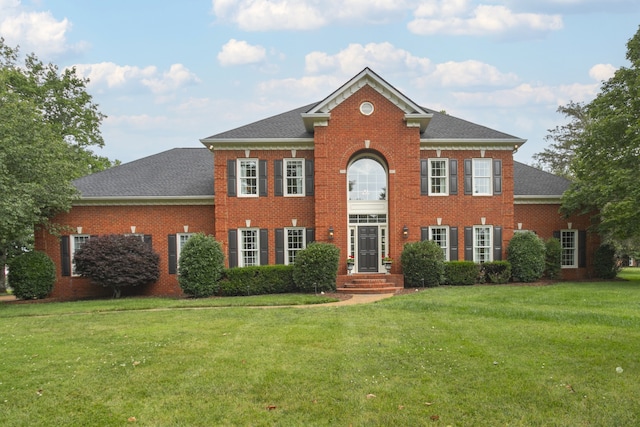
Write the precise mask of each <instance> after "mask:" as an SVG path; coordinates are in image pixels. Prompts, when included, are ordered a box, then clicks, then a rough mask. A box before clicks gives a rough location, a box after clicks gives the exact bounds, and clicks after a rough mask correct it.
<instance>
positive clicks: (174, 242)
mask: <svg viewBox="0 0 640 427" xmlns="http://www.w3.org/2000/svg"><path fill="white" fill-rule="evenodd" d="M167 242H168V245H167V246H168V247H167V253H168V254H169V255H168V257H169V258H168V261H169V274H176V272H177V271H178V239H177V237H176V235H175V234H169V236H167Z"/></svg>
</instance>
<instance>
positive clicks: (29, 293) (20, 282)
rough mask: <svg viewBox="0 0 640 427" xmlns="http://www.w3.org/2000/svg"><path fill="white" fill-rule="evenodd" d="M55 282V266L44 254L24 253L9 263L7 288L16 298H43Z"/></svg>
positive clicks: (37, 252) (35, 252)
mask: <svg viewBox="0 0 640 427" xmlns="http://www.w3.org/2000/svg"><path fill="white" fill-rule="evenodd" d="M55 282H56V266H55V264H54V262H53V261H52V260H51V258H49V257H48V256H47V254H45V253H44V252H39V251H32V252H25V253H24V254H21V255H18V256H17V257H15V258H13V259H11V261H9V286H11V287H12V288H13V294H14V295H15V296H16V297H18V298H21V299H38V298H44V297H46V296H47V295H49V294H50V293H51V291H52V290H53V284H54V283H55Z"/></svg>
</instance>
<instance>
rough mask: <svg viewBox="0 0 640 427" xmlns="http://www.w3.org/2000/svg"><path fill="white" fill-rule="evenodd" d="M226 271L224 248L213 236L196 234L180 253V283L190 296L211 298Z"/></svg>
mask: <svg viewBox="0 0 640 427" xmlns="http://www.w3.org/2000/svg"><path fill="white" fill-rule="evenodd" d="M223 270H224V253H223V252H222V246H221V245H220V242H218V241H217V240H216V239H215V238H214V237H213V236H205V235H204V234H202V233H196V234H194V235H193V236H191V237H189V240H187V242H186V243H185V244H184V246H183V247H182V250H181V251H180V259H179V260H178V283H179V284H180V287H181V288H182V291H183V292H184V293H185V294H187V295H190V296H193V297H196V298H200V297H210V296H212V295H213V294H214V293H215V292H216V290H217V289H218V281H219V280H220V277H221V276H222V272H223Z"/></svg>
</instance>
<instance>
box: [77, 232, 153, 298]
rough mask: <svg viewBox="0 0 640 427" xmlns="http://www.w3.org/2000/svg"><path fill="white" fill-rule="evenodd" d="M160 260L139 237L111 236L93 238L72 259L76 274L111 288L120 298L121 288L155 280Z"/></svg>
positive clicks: (116, 296) (114, 294) (114, 295)
mask: <svg viewBox="0 0 640 427" xmlns="http://www.w3.org/2000/svg"><path fill="white" fill-rule="evenodd" d="M159 262H160V257H159V256H158V254H157V253H155V252H153V250H152V249H151V247H150V246H149V245H147V244H145V243H144V242H143V241H142V240H141V239H140V237H137V236H125V235H122V234H110V235H106V236H97V237H92V238H90V239H89V240H87V241H86V242H85V243H84V244H83V245H82V247H81V248H80V249H78V251H77V252H76V253H75V255H74V263H75V266H76V272H77V273H78V274H80V275H82V276H84V277H88V278H90V279H91V282H92V283H94V284H96V285H98V286H103V287H105V288H109V287H110V288H111V289H112V290H113V297H114V298H119V297H120V295H121V292H122V288H123V287H126V286H141V285H146V284H149V283H153V282H155V281H156V280H158V276H159V275H160V270H159V269H158V264H159Z"/></svg>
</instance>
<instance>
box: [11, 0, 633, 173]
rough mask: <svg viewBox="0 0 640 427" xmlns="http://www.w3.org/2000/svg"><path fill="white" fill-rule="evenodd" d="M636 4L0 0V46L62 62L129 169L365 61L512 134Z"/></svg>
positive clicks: (617, 62)
mask: <svg viewBox="0 0 640 427" xmlns="http://www.w3.org/2000/svg"><path fill="white" fill-rule="evenodd" d="M639 23H640V2H638V1H637V0H480V1H472V0H415V1H414V0H220V1H216V0H214V1H211V0H183V1H180V2H177V1H168V0H164V1H163V0H154V1H150V0H135V1H132V0H109V1H104V0H100V1H98V0H65V1H54V0H33V1H30V0H22V1H21V0H0V36H2V37H4V39H5V42H6V43H7V44H8V45H9V46H16V45H19V46H20V49H21V52H22V53H30V52H33V53H35V54H36V55H37V56H38V57H39V58H40V59H41V60H43V61H45V62H53V63H55V64H57V65H59V66H60V67H61V68H64V67H72V66H75V67H76V70H77V72H78V73H79V74H80V75H82V76H84V77H87V78H89V79H90V83H89V85H88V90H89V92H90V93H91V94H92V95H93V97H94V100H95V102H97V103H98V104H99V106H100V107H99V108H100V111H102V112H103V113H104V114H106V115H107V116H108V118H107V119H105V120H104V122H103V125H102V134H103V136H104V139H105V147H104V148H102V149H97V150H96V152H97V153H98V154H100V155H103V156H107V157H109V158H110V159H119V160H121V161H122V162H129V161H131V160H135V159H137V158H141V157H144V156H148V155H151V154H155V153H158V152H161V151H164V150H167V149H170V148H174V147H201V146H202V145H201V144H200V142H199V140H200V139H201V138H204V137H207V136H209V135H213V134H217V133H220V132H223V131H226V130H230V129H233V128H235V127H238V126H242V125H245V124H248V123H251V122H254V121H256V120H259V119H262V118H265V117H269V116H271V115H275V114H279V113H282V112H284V111H288V110H291V109H294V108H297V107H300V106H303V105H306V104H310V103H312V102H317V101H321V100H322V99H323V98H325V97H326V96H328V95H330V94H331V93H332V92H333V91H334V90H336V89H337V88H339V87H340V86H341V85H342V84H344V83H345V82H346V81H347V80H349V79H350V78H352V77H353V76H354V75H356V74H357V73H358V72H360V71H361V70H362V69H363V68H365V67H370V68H371V69H372V70H373V71H375V72H376V73H377V74H379V75H380V76H381V77H382V78H384V79H385V80H386V81H387V82H388V83H390V84H391V85H393V86H394V87H396V89H398V90H400V91H401V92H403V93H404V94H405V95H406V96H408V97H409V98H410V99H412V100H413V101H414V102H416V103H417V104H419V105H421V106H423V107H426V108H430V109H433V110H437V111H441V110H444V111H446V112H447V113H448V114H451V115H454V116H457V117H460V118H463V119H465V120H469V121H472V122H475V123H478V124H481V125H484V126H488V127H490V128H493V129H496V130H499V131H501V132H505V133H508V134H511V135H515V136H517V137H520V138H524V139H527V140H528V142H527V143H526V144H525V145H524V146H523V147H521V148H520V150H519V151H518V153H517V154H516V155H515V158H516V160H519V161H521V162H523V163H528V164H531V163H532V159H531V156H532V155H533V154H534V153H537V152H540V151H542V150H543V149H544V148H545V147H546V146H547V142H546V141H545V140H544V137H545V136H546V135H547V134H548V131H547V130H548V129H551V128H553V127H555V126H557V125H561V124H564V123H567V119H566V118H564V117H563V116H561V115H560V114H558V113H557V112H556V109H557V108H558V106H560V105H565V104H567V103H568V102H569V101H575V102H588V101H590V100H591V99H593V97H594V96H595V95H596V94H597V93H598V91H599V88H600V84H601V82H602V81H603V80H606V79H608V78H609V77H611V76H612V75H613V73H614V72H615V70H616V69H617V68H619V67H621V66H628V63H627V61H626V59H625V54H626V43H627V41H628V40H629V39H630V38H631V37H632V36H633V35H634V34H635V32H636V31H637V30H638V24H639Z"/></svg>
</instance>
